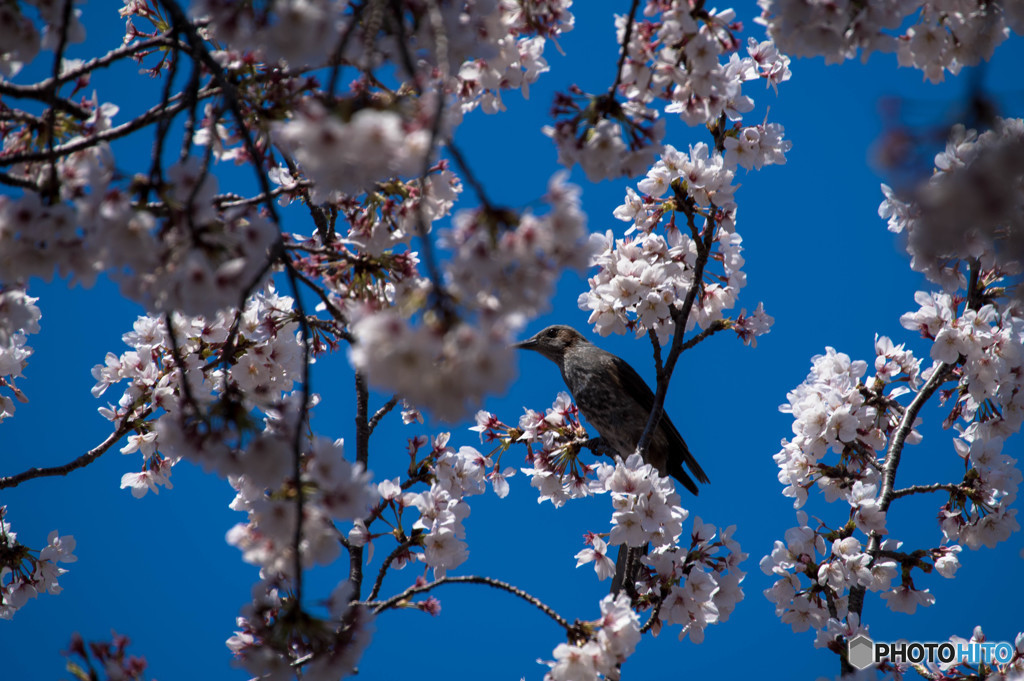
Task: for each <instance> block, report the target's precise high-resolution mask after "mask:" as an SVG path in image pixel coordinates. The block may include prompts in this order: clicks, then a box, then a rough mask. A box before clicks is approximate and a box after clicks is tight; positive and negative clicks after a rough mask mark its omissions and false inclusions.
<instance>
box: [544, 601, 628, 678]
mask: <svg viewBox="0 0 1024 681" xmlns="http://www.w3.org/2000/svg"><path fill="white" fill-rule="evenodd" d="M588 624H589V625H590V626H591V627H592V628H593V629H594V630H595V632H594V633H593V635H592V636H591V637H590V638H589V639H587V640H586V641H585V642H582V643H559V644H558V646H557V647H556V648H555V651H554V658H555V659H554V660H551V661H549V662H545V664H547V665H548V667H550V670H549V671H548V673H547V674H545V675H544V679H545V681H591V680H593V681H597V679H601V678H604V679H616V678H618V676H619V666H620V665H621V664H622V663H623V662H625V661H626V659H627V658H628V657H629V656H630V655H632V654H633V651H634V650H636V644H637V643H639V642H640V620H639V618H638V617H637V614H636V613H635V612H634V611H633V609H632V608H631V607H630V602H629V596H628V595H626V594H624V593H619V594H618V595H614V594H609V595H607V596H605V597H604V598H602V599H601V617H600V619H598V620H596V621H594V622H590V623H588Z"/></svg>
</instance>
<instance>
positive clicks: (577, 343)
mask: <svg viewBox="0 0 1024 681" xmlns="http://www.w3.org/2000/svg"><path fill="white" fill-rule="evenodd" d="M513 347H516V348H520V349H523V350H533V351H535V352H539V353H540V354H541V355H543V356H544V357H547V358H548V359H550V360H551V361H552V362H554V363H555V364H557V365H558V368H559V369H560V370H561V372H562V380H564V381H565V385H566V387H568V388H569V392H570V393H572V397H573V400H574V401H575V402H576V406H577V407H579V410H580V413H582V414H583V416H584V417H585V418H586V419H587V422H588V423H589V424H590V425H591V426H593V427H594V428H595V429H596V430H597V432H598V435H600V439H601V440H603V441H604V442H603V444H605V445H607V447H609V448H611V449H612V450H614V451H615V453H617V454H619V455H620V456H621V457H622V458H623V459H625V458H626V457H627V456H629V455H630V454H632V453H633V452H634V451H635V450H636V445H637V443H638V442H639V441H640V437H641V435H642V434H643V432H644V428H645V427H646V426H647V419H648V417H649V416H650V413H651V409H652V408H653V407H654V393H653V392H651V389H650V387H648V385H647V383H645V382H644V379H643V378H641V377H640V374H638V373H637V372H636V370H635V369H633V367H631V366H630V365H629V363H627V362H626V361H625V360H624V359H622V358H621V357H617V356H615V355H613V354H612V353H610V352H608V351H606V350H602V349H601V348H599V347H597V346H596V345H594V344H593V343H591V342H590V341H589V340H587V339H586V337H584V336H583V334H581V333H580V332H579V331H577V330H576V329H574V328H572V327H571V326H566V325H564V324H556V325H554V326H549V327H547V328H546V329H543V330H541V331H539V332H537V333H536V334H535V335H534V336H533V337H531V338H528V339H526V340H524V341H521V342H519V343H516V344H515V345H514V346H513ZM645 460H646V462H647V463H649V464H651V465H652V466H654V468H656V469H657V470H658V472H659V473H660V474H661V475H671V476H672V477H673V478H675V479H676V480H678V481H679V482H680V483H682V484H683V486H684V487H686V489H688V490H689V491H690V492H692V493H693V494H694V495H696V494H697V493H698V490H697V483H695V482H694V480H693V478H696V479H697V481H699V482H702V483H708V482H709V480H708V476H707V474H706V473H705V472H704V469H702V468H701V467H700V464H698V463H697V460H696V459H695V458H693V454H691V453H690V448H689V447H687V446H686V442H685V441H684V440H683V436H682V435H680V434H679V431H678V430H677V429H676V427H675V425H674V424H673V423H672V420H671V419H670V418H669V417H668V414H662V416H661V421H659V423H658V428H657V429H656V430H655V431H654V436H653V437H652V438H651V442H650V445H649V447H648V449H647V455H646V459H645ZM684 464H685V468H684ZM687 468H688V469H689V473H687V470H686V469H687ZM690 473H692V474H693V477H690Z"/></svg>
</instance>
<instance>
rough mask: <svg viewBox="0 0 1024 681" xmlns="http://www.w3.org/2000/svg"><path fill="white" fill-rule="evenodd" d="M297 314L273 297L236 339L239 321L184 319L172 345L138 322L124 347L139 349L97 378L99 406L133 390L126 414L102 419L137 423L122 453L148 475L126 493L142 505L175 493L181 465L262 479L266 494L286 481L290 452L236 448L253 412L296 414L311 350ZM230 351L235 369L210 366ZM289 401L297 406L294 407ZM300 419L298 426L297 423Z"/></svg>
mask: <svg viewBox="0 0 1024 681" xmlns="http://www.w3.org/2000/svg"><path fill="white" fill-rule="evenodd" d="M292 306H293V300H292V299H291V298H289V297H287V296H281V295H278V294H277V292H276V291H275V290H274V289H273V288H272V287H268V288H267V289H266V290H264V291H262V292H260V293H257V294H256V295H254V296H253V297H252V298H250V300H249V301H248V303H247V304H246V307H245V308H244V309H243V310H242V311H241V313H240V316H239V322H238V327H237V329H236V330H235V332H234V333H232V324H233V319H234V315H232V314H230V313H226V312H222V313H219V314H218V315H217V316H215V317H213V318H210V319H207V318H204V317H199V316H197V317H184V316H181V315H176V316H174V330H173V333H174V337H173V339H172V337H171V336H170V334H169V332H168V329H167V325H166V321H165V320H164V319H162V318H159V317H153V316H144V317H139V318H138V319H137V320H136V322H135V324H134V326H133V330H132V331H130V332H128V333H126V334H125V335H124V336H123V337H122V338H123V340H124V341H125V343H126V344H127V345H129V346H130V347H131V348H132V349H131V350H128V351H126V352H124V353H122V354H121V355H115V354H113V353H107V356H106V359H105V361H104V363H103V364H100V365H97V366H96V367H94V368H93V372H92V373H93V378H95V379H96V385H95V386H94V388H93V395H94V396H96V397H99V396H101V395H103V394H104V393H105V392H106V391H107V390H108V389H109V388H110V387H111V386H113V385H115V384H118V383H121V382H125V381H126V382H127V386H126V387H125V388H124V391H123V392H122V394H121V395H120V396H119V398H118V401H117V404H116V405H110V406H108V407H104V408H101V409H100V413H101V414H102V415H103V416H104V417H106V418H107V419H108V420H111V421H115V422H121V421H124V420H132V421H137V422H136V423H135V432H134V433H132V434H130V435H129V436H128V444H126V445H125V447H124V448H122V450H121V451H122V453H125V454H130V453H134V452H139V453H140V454H141V455H142V457H143V460H142V466H141V471H139V472H136V473H128V474H126V475H125V476H124V477H123V478H122V480H121V486H122V487H127V488H129V489H131V491H132V494H133V495H135V496H144V495H145V494H146V492H147V491H149V490H153V491H154V492H156V491H158V488H159V486H165V487H169V486H170V484H169V476H170V473H171V467H172V466H173V465H174V464H175V463H177V462H178V461H179V460H180V459H181V458H182V457H187V458H188V459H190V460H192V461H193V462H196V463H199V464H201V465H203V466H204V467H206V468H208V469H213V470H216V471H218V472H219V473H220V474H221V475H224V476H228V475H239V474H241V473H243V472H249V473H250V474H252V473H253V472H254V471H263V473H262V479H261V482H264V483H266V484H270V483H272V482H274V481H279V480H280V479H281V478H282V477H283V475H284V474H285V471H286V470H289V469H288V462H289V461H290V454H288V453H287V452H288V451H290V450H289V449H288V447H287V446H286V445H285V444H284V443H281V442H278V443H277V444H276V445H275V444H273V443H271V442H269V441H267V440H265V439H263V438H262V437H258V438H253V439H251V440H250V439H248V438H247V439H246V442H247V446H244V447H240V446H239V445H238V444H237V443H236V442H235V441H234V440H233V438H234V437H236V436H242V435H245V434H247V432H248V431H250V430H253V429H254V428H253V426H252V424H251V423H249V416H248V414H249V413H250V412H251V411H252V410H253V409H254V408H260V409H262V410H264V411H265V412H266V413H267V414H268V415H277V416H278V420H280V418H281V417H280V413H281V412H282V411H283V410H287V409H289V407H288V404H287V402H286V399H292V400H293V401H294V399H295V396H296V395H295V394H294V393H292V390H293V387H294V385H295V382H296V381H301V375H302V364H303V344H302V337H301V334H300V333H299V332H298V326H299V324H298V322H297V321H296V320H295V316H294V310H293V307H292ZM229 341H230V343H231V345H230V346H229V345H228V343H229ZM231 349H233V351H234V353H235V355H234V356H233V363H232V364H231V365H230V366H224V365H220V364H218V363H217V362H216V361H213V362H210V361H209V358H210V357H217V356H219V355H220V354H221V353H224V352H225V351H228V350H231ZM287 393H291V394H292V396H291V397H289V398H285V397H284V395H285V394H287ZM204 410H205V411H209V412H211V415H210V416H209V417H208V418H214V419H216V418H222V419H223V421H222V422H220V421H218V423H219V425H220V426H221V427H211V425H212V422H210V421H204V419H202V418H200V417H201V412H203V411H204ZM292 410H293V411H294V408H292ZM158 411H159V412H160V413H154V412H158ZM218 415H219V416H218ZM150 416H152V417H153V418H152V419H149V420H147V418H148V417H150ZM291 416H292V423H296V422H297V421H298V417H297V415H296V414H294V413H293V414H292V415H291Z"/></svg>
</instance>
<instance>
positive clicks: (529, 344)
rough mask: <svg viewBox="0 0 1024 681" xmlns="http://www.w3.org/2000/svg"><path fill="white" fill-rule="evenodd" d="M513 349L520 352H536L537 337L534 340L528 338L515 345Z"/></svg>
mask: <svg viewBox="0 0 1024 681" xmlns="http://www.w3.org/2000/svg"><path fill="white" fill-rule="evenodd" d="M512 347H514V348H518V349H520V350H535V349H536V348H537V337H536V336H534V337H533V338H527V339H526V340H524V341H519V342H518V343H515V344H513V345H512Z"/></svg>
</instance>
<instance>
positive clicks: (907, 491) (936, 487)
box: [891, 482, 967, 499]
mask: <svg viewBox="0 0 1024 681" xmlns="http://www.w3.org/2000/svg"><path fill="white" fill-rule="evenodd" d="M966 491H967V490H965V489H964V488H963V487H962V486H960V485H954V484H953V483H942V482H936V483H932V484H931V485H911V486H910V487H904V488H903V489H898V490H894V491H893V493H892V497H891V498H892V499H899V498H900V497H907V496H910V495H911V494H927V493H929V492H949V493H950V494H956V493H957V492H962V493H966Z"/></svg>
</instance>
